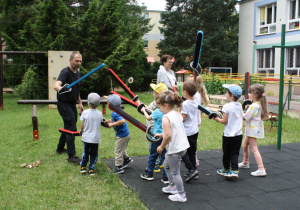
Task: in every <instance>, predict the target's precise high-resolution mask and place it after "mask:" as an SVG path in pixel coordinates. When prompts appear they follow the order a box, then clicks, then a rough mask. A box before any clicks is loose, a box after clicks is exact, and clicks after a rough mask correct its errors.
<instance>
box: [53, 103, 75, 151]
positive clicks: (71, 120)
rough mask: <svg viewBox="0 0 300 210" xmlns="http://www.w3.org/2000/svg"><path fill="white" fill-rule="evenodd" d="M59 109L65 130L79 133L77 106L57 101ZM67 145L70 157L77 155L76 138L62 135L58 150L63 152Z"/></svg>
mask: <svg viewBox="0 0 300 210" xmlns="http://www.w3.org/2000/svg"><path fill="white" fill-rule="evenodd" d="M57 109H58V112H59V114H60V116H61V117H62V118H63V121H64V129H67V130H70V131H77V126H76V122H77V109H76V104H75V103H74V104H69V103H65V102H62V101H57ZM66 143H67V149H68V155H69V156H73V155H75V154H76V150H75V136H72V135H70V134H64V133H62V134H61V135H60V138H59V142H58V145H57V150H58V151H61V150H63V149H64V147H65V144H66Z"/></svg>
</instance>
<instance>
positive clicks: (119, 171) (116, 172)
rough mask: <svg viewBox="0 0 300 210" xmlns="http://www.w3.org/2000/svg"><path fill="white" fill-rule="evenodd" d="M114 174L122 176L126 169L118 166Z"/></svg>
mask: <svg viewBox="0 0 300 210" xmlns="http://www.w3.org/2000/svg"><path fill="white" fill-rule="evenodd" d="M113 172H114V174H122V173H124V169H123V168H121V167H118V166H116V167H115V169H114V171H113Z"/></svg>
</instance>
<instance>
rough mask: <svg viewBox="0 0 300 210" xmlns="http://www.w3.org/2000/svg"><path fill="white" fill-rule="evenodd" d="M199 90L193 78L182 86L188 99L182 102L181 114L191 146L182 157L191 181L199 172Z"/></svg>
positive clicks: (187, 180)
mask: <svg viewBox="0 0 300 210" xmlns="http://www.w3.org/2000/svg"><path fill="white" fill-rule="evenodd" d="M196 92H197V86H196V83H195V82H194V81H192V80H187V81H186V82H184V83H183V86H182V95H183V97H185V98H186V100H185V101H184V102H183V103H182V107H183V108H182V110H181V115H182V118H183V125H184V128H185V132H186V134H187V138H188V141H189V144H190V147H189V148H188V149H187V153H186V154H185V156H184V157H183V158H182V160H183V162H184V163H185V167H186V168H187V169H188V170H189V172H188V173H187V174H186V179H185V182H189V181H190V180H192V179H193V178H194V177H195V176H197V175H198V174H199V172H198V171H197V167H196V152H197V139H198V131H199V130H198V122H199V121H198V120H199V119H198V118H200V117H199V116H198V105H199V104H198V101H196V100H195V99H194V97H193V96H194V95H195V94H196Z"/></svg>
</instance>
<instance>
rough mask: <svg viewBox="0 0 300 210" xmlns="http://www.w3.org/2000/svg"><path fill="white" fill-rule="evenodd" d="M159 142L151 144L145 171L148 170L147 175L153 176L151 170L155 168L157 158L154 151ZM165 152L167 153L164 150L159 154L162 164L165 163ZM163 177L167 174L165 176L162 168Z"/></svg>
mask: <svg viewBox="0 0 300 210" xmlns="http://www.w3.org/2000/svg"><path fill="white" fill-rule="evenodd" d="M161 142H162V140H161V141H158V142H155V143H153V142H152V143H151V146H150V155H149V159H148V167H147V170H148V173H149V174H153V169H154V167H155V162H156V159H157V157H158V156H159V154H158V153H157V151H156V149H157V147H159V146H160V144H161ZM166 152H167V150H166V149H164V150H163V151H162V153H161V161H162V162H164V161H165V155H166ZM163 177H167V174H166V172H165V169H164V168H163Z"/></svg>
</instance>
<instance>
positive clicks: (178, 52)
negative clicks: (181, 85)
mask: <svg viewBox="0 0 300 210" xmlns="http://www.w3.org/2000/svg"><path fill="white" fill-rule="evenodd" d="M235 5H236V1H234V0H215V1H209V0H188V1H182V0H168V1H167V10H168V11H169V12H166V13H164V14H163V15H162V24H163V27H162V28H161V30H162V32H163V33H164V35H165V39H164V40H162V41H161V42H160V43H159V44H158V48H159V49H161V54H171V55H173V56H175V58H176V66H178V67H185V68H187V66H188V65H189V62H190V61H191V59H190V58H191V57H192V56H193V53H194V47H195V41H196V33H197V31H198V30H202V31H203V32H204V39H203V46H202V53H201V59H200V64H201V65H202V67H205V66H233V67H236V66H237V54H238V44H237V40H238V37H237V34H238V14H237V13H236V10H235Z"/></svg>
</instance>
